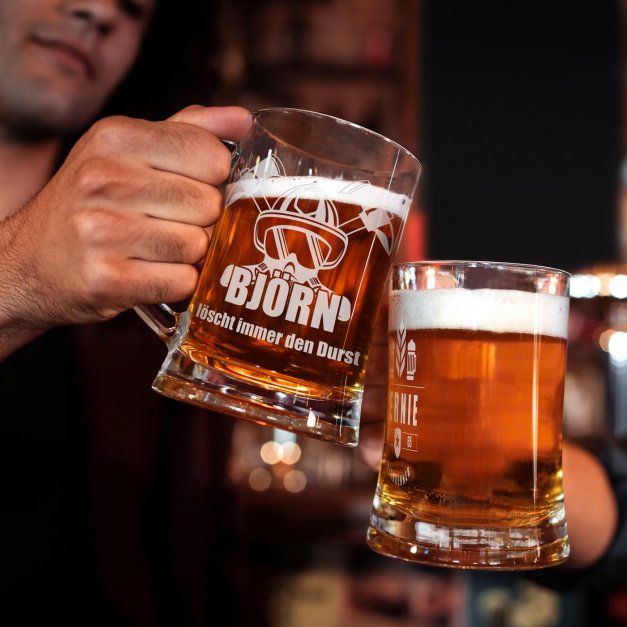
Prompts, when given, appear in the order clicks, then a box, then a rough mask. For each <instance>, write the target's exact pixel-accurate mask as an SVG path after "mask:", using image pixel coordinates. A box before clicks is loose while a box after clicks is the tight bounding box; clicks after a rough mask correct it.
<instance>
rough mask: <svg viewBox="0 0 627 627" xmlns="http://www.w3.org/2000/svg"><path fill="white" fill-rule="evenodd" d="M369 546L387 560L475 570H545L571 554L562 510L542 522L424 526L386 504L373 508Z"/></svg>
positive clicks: (431, 524) (561, 507)
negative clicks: (481, 525)
mask: <svg viewBox="0 0 627 627" xmlns="http://www.w3.org/2000/svg"><path fill="white" fill-rule="evenodd" d="M377 500H378V497H377V498H376V499H375V505H376V504H377ZM367 542H368V546H369V547H370V548H371V549H373V550H374V551H376V552H377V553H381V554H382V555H386V556H388V557H396V558H399V559H403V560H406V561H410V562H418V563H422V564H427V565H431V566H443V567H448V568H459V569H476V570H532V569H538V568H545V567H548V566H555V565H557V564H561V563H562V562H564V561H566V559H567V558H568V555H569V552H570V547H569V544H568V535H567V534H566V523H565V516H564V508H563V506H560V508H559V510H558V511H557V512H555V513H554V514H553V515H552V516H551V517H550V518H549V519H548V520H545V521H544V522H543V523H542V524H539V525H534V526H529V527H514V528H504V527H478V526H458V527H451V526H446V525H440V524H436V523H432V522H425V521H422V520H419V519H417V518H415V517H413V516H412V515H410V514H408V513H406V512H402V511H401V510H399V509H398V508H396V507H394V506H393V505H391V504H386V505H385V506H383V507H381V506H379V507H375V509H374V510H373V513H372V515H371V518H370V527H369V529H368V536H367Z"/></svg>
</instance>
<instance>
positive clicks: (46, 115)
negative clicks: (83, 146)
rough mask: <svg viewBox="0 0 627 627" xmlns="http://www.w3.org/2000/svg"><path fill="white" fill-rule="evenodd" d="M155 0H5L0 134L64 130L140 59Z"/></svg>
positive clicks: (86, 115)
mask: <svg viewBox="0 0 627 627" xmlns="http://www.w3.org/2000/svg"><path fill="white" fill-rule="evenodd" d="M155 4H156V0H0V68H1V69H0V136H1V135H2V134H3V132H4V133H5V134H6V133H10V134H13V135H17V136H24V137H28V136H31V137H45V136H55V135H58V134H64V133H67V132H68V131H73V130H76V129H79V128H81V127H82V126H84V125H85V124H86V123H88V122H89V121H90V120H91V119H92V118H93V117H94V116H95V115H96V114H97V113H98V111H99V110H100V109H101V107H102V106H103V105H104V103H105V102H106V100H107V99H108V97H109V96H110V95H111V93H112V91H113V90H114V89H115V88H116V87H117V85H118V84H119V83H120V81H121V80H122V79H123V78H124V76H125V75H126V73H127V72H128V70H129V69H130V68H131V66H132V65H133V63H134V61H135V59H136V57H137V54H138V52H139V48H140V45H141V43H142V38H143V35H144V33H145V31H146V28H147V26H148V22H149V21H150V17H151V15H152V12H153V9H154V6H155Z"/></svg>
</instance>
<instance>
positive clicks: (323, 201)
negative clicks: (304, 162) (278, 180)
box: [255, 183, 348, 272]
mask: <svg viewBox="0 0 627 627" xmlns="http://www.w3.org/2000/svg"><path fill="white" fill-rule="evenodd" d="M347 245H348V236H347V234H346V233H345V232H344V231H343V230H342V229H341V228H340V227H339V218H338V213H337V209H336V207H335V205H334V204H333V202H332V201H331V200H329V199H328V198H326V197H325V196H324V194H323V193H322V191H321V190H320V187H319V186H318V185H317V184H315V183H312V184H307V185H300V186H298V187H295V188H293V189H291V190H289V191H288V193H287V194H286V195H284V196H282V197H281V198H279V199H277V201H276V202H275V204H274V205H273V206H272V208H271V209H269V210H267V211H263V212H261V213H260V214H259V216H258V217H257V221H256V222H255V246H256V248H257V249H258V250H259V251H261V252H263V253H264V254H265V255H266V257H269V258H271V259H274V260H277V261H283V260H287V259H288V258H290V257H291V258H293V257H295V258H296V259H297V260H298V264H299V265H300V266H302V267H303V268H306V269H307V270H310V271H315V272H317V271H319V270H328V269H331V268H335V267H336V266H337V265H338V264H339V263H340V261H341V260H342V257H343V256H344V254H345V252H346V247H347Z"/></svg>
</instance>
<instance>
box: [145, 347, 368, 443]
mask: <svg viewBox="0 0 627 627" xmlns="http://www.w3.org/2000/svg"><path fill="white" fill-rule="evenodd" d="M152 389H153V390H155V391H156V392H159V393H160V394H163V395H164V396H167V397H169V398H173V399H175V400H179V401H183V402H186V403H189V404H192V405H197V406H199V407H202V408H204V409H212V410H215V411H217V412H220V413H223V414H228V415H231V416H235V417H237V418H243V419H246V420H250V421H251V422H255V423H257V424H260V425H264V426H271V427H276V428H278V429H285V430H287V431H292V432H295V433H300V434H303V435H306V436H310V437H315V438H317V439H320V440H327V441H329V442H333V443H335V444H339V445H342V446H346V447H354V446H357V443H358V441H359V418H360V412H361V398H353V399H350V400H348V401H345V402H342V401H337V400H329V399H325V398H311V397H305V396H300V397H297V396H294V395H292V394H285V393H284V392H282V391H280V390H276V389H272V388H271V387H269V386H262V385H255V384H254V383H252V382H250V381H242V380H241V379H236V378H233V377H230V376H229V375H228V374H227V373H225V372H222V371H221V370H218V369H216V368H211V367H208V366H204V365H201V364H198V363H196V362H194V361H193V360H192V359H190V358H189V357H188V356H187V355H186V354H184V353H183V352H182V351H179V350H174V351H173V352H171V353H170V355H169V356H168V359H167V360H166V362H165V363H164V366H163V367H162V369H161V371H160V372H159V373H158V374H157V376H156V378H155V380H154V381H153V384H152Z"/></svg>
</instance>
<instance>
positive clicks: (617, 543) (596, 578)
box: [534, 444, 627, 595]
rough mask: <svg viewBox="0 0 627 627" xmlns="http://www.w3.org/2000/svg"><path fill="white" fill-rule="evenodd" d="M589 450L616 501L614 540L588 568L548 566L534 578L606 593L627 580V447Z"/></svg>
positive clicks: (560, 587)
mask: <svg viewBox="0 0 627 627" xmlns="http://www.w3.org/2000/svg"><path fill="white" fill-rule="evenodd" d="M592 452H593V453H595V454H596V456H597V457H598V459H599V460H600V461H601V463H602V464H603V466H604V467H605V470H606V471H607V474H608V477H609V479H610V481H611V483H612V488H613V491H614V495H615V496H616V501H617V504H618V527H617V531H616V534H615V535H614V538H613V541H612V543H611V545H610V547H609V548H608V550H607V551H606V553H605V555H604V556H603V557H602V558H601V559H600V560H599V561H598V562H597V563H596V564H593V565H592V566H591V567H589V568H587V569H584V570H580V571H572V572H571V571H562V570H561V569H559V568H558V569H552V568H549V569H546V570H543V571H539V572H538V573H536V574H534V578H535V579H536V580H537V581H538V582H539V583H541V584H543V585H546V586H550V587H552V588H556V589H562V590H564V589H569V588H571V589H572V588H575V587H579V588H582V589H590V590H592V591H593V592H594V593H595V594H602V595H608V594H611V593H612V592H613V591H615V590H620V589H623V588H625V586H626V584H627V449H626V448H625V447H623V446H620V445H618V444H605V445H603V446H602V447H593V449H592ZM566 521H567V522H568V506H567V508H566Z"/></svg>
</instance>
